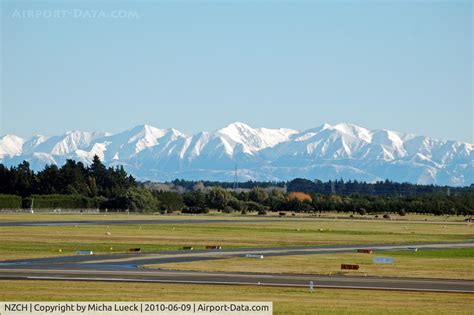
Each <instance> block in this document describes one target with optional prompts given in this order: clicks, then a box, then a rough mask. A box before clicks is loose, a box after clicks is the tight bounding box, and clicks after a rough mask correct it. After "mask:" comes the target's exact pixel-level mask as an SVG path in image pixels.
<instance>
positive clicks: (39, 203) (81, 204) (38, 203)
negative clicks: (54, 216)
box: [23, 194, 99, 209]
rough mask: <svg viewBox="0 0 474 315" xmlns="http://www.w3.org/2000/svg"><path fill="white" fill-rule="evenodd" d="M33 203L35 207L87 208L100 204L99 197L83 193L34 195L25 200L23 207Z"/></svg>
mask: <svg viewBox="0 0 474 315" xmlns="http://www.w3.org/2000/svg"><path fill="white" fill-rule="evenodd" d="M31 203H33V208H34V209H57V208H66V209H86V208H98V206H99V201H98V199H96V198H88V197H84V196H81V195H56V194H55V195H33V196H31V197H30V198H25V200H23V207H24V208H29V207H31Z"/></svg>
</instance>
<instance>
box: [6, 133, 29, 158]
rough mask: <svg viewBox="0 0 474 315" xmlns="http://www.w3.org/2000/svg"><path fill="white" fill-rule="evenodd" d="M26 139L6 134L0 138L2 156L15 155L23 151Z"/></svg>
mask: <svg viewBox="0 0 474 315" xmlns="http://www.w3.org/2000/svg"><path fill="white" fill-rule="evenodd" d="M24 142H25V140H24V139H22V138H20V137H17V136H15V135H5V136H3V137H2V138H0V158H2V157H3V156H5V155H8V156H15V155H19V154H21V152H22V148H23V143H24Z"/></svg>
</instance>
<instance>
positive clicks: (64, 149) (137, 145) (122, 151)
mask: <svg viewBox="0 0 474 315" xmlns="http://www.w3.org/2000/svg"><path fill="white" fill-rule="evenodd" d="M473 151H474V144H472V143H465V142H460V141H445V140H437V139H433V138H430V137H424V136H417V135H413V134H404V133H399V132H394V131H389V130H368V129H365V128H362V127H359V126H356V125H353V124H347V123H341V124H337V125H334V126H331V125H328V124H324V125H322V126H319V127H316V128H313V129H309V130H305V131H299V130H293V129H285V128H281V129H267V128H252V127H250V126H248V125H246V124H244V123H240V122H235V123H232V124H230V125H228V126H226V127H224V128H222V129H219V130H216V131H214V132H200V133H198V134H195V135H191V136H189V135H186V134H183V133H182V132H180V131H178V130H176V129H159V128H155V127H152V126H149V125H141V126H137V127H135V128H132V129H129V130H126V131H123V132H120V133H117V134H111V133H106V132H84V131H69V132H67V133H66V134H63V135H60V136H53V137H46V136H41V135H39V136H35V137H32V138H30V139H23V138H20V137H17V136H15V135H5V136H3V137H1V138H0V162H1V163H3V164H4V165H7V166H12V165H17V164H19V163H20V162H22V161H23V160H27V161H29V162H30V164H31V167H32V168H33V169H35V170H41V169H42V168H43V167H44V166H45V165H46V164H52V163H55V164H58V165H61V164H63V163H64V162H65V160H66V159H74V160H77V161H82V162H84V163H86V164H88V163H90V162H91V160H92V158H93V157H94V155H98V156H99V157H100V158H101V160H102V161H103V162H104V163H105V164H106V165H112V166H116V165H123V166H124V167H125V169H126V170H127V171H128V172H130V173H132V174H133V175H134V176H135V177H136V178H138V179H139V180H153V181H167V180H173V179H175V178H183V179H194V180H199V179H205V180H220V181H233V179H234V168H235V166H236V165H237V167H238V179H239V181H245V180H250V179H251V180H262V181H266V180H291V179H293V178H296V177H303V178H308V179H320V180H328V179H340V178H343V179H345V180H349V179H357V180H363V181H368V182H373V181H376V180H384V179H390V180H394V181H398V182H412V183H420V184H438V185H454V186H461V185H462V186H463V185H470V184H472V183H473V182H474V172H473V165H474V162H473V161H474V159H473V157H474V153H473Z"/></svg>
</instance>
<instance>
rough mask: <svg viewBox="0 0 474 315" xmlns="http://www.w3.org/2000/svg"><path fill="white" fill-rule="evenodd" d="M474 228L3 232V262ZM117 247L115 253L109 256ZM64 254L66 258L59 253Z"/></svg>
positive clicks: (425, 238)
mask: <svg viewBox="0 0 474 315" xmlns="http://www.w3.org/2000/svg"><path fill="white" fill-rule="evenodd" d="M472 238H474V227H472V226H470V225H468V224H465V223H432V222H427V223H425V222H416V223H415V222H411V223H400V222H396V221H373V222H372V221H357V220H353V221H347V220H344V221H326V220H323V221H321V220H306V219H301V220H296V221H295V220H286V219H281V221H277V222H272V221H268V222H235V223H199V224H197V223H185V224H151V225H148V224H143V225H136V224H131V225H110V226H107V225H77V226H28V227H20V226H16V227H0V240H1V242H0V260H6V259H16V258H30V257H42V256H51V255H64V254H73V253H74V252H75V251H76V250H82V249H89V250H93V251H95V252H97V253H109V252H111V251H112V252H116V251H122V250H127V249H128V248H129V247H141V248H143V250H144V251H160V250H175V249H180V248H182V247H183V246H192V247H194V248H196V249H198V248H204V247H205V246H206V245H221V246H223V247H224V248H238V247H247V248H251V247H286V246H324V245H349V244H384V243H385V244H387V243H389V244H397V243H413V242H450V241H466V240H469V239H472ZM110 247H113V250H110ZM59 249H62V252H61V253H59Z"/></svg>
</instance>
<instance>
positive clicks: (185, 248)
mask: <svg viewBox="0 0 474 315" xmlns="http://www.w3.org/2000/svg"><path fill="white" fill-rule="evenodd" d="M183 250H194V248H193V247H191V246H184V247H183Z"/></svg>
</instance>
